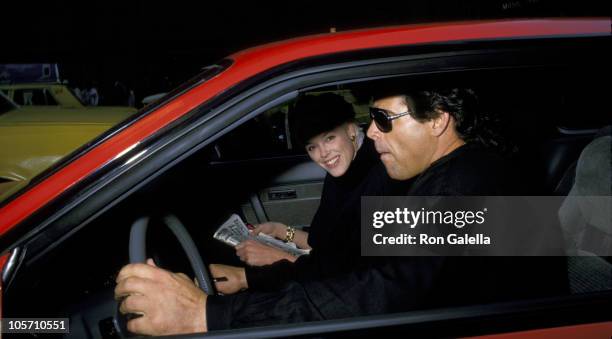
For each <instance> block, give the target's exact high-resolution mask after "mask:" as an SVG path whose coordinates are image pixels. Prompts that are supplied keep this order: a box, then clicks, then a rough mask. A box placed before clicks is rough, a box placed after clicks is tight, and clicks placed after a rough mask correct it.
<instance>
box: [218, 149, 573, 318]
mask: <svg viewBox="0 0 612 339" xmlns="http://www.w3.org/2000/svg"><path fill="white" fill-rule="evenodd" d="M507 168H508V167H507V166H506V164H505V163H504V162H503V161H502V160H501V158H499V157H497V156H496V155H495V154H493V153H490V152H488V151H486V150H485V149H483V148H481V147H478V146H473V145H464V146H462V147H460V148H458V149H456V150H454V151H453V152H451V153H450V154H448V155H446V156H444V157H442V158H441V159H439V160H437V161H436V162H434V163H433V164H432V165H431V166H430V167H429V168H428V169H427V170H425V171H424V172H423V173H421V175H419V176H418V177H417V178H415V180H414V182H413V183H411V185H410V187H406V190H405V191H404V192H405V194H407V195H423V196H440V195H455V196H457V195H482V196H486V195H504V194H507V193H508V192H509V191H508V187H509V186H511V182H510V181H509V180H508V177H507V174H506V172H505V171H506V170H507ZM560 258H561V259H564V258H562V257H560ZM533 259H540V260H533ZM547 259H551V258H545V257H544V258H530V257H525V258H512V257H508V258H503V257H502V258H499V257H387V258H377V260H376V261H369V262H368V264H367V267H365V268H363V267H360V268H359V269H356V270H354V271H353V272H350V273H348V274H344V275H342V276H335V277H331V278H326V279H321V280H311V281H305V282H299V283H298V282H291V283H288V284H286V285H285V286H284V288H283V289H282V290H281V291H277V292H244V293H239V294H236V295H232V296H227V297H219V296H210V297H209V298H208V301H207V319H208V328H209V329H210V330H215V329H227V328H239V327H248V326H262V325H271V324H282V323H291V322H303V321H315V320H326V319H338V318H348V317H354V316H364V315H372V314H383V313H393V312H403V311H409V310H415V309H423V308H432V307H443V306H452V305H466V304H473V303H486V302H491V301H502V300H513V299H520V298H529V297H534V296H537V297H544V296H547V295H557V294H561V293H565V292H566V291H567V275H566V267H565V264H564V261H563V260H561V259H559V260H557V258H552V259H551V260H547ZM355 260H359V258H355ZM361 261H362V263H364V262H365V261H364V260H361Z"/></svg>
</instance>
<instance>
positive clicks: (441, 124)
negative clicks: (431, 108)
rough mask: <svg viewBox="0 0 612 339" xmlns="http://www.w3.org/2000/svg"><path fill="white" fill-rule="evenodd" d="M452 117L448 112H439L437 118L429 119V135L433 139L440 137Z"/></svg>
mask: <svg viewBox="0 0 612 339" xmlns="http://www.w3.org/2000/svg"><path fill="white" fill-rule="evenodd" d="M451 119H452V117H451V115H450V114H449V113H448V112H444V111H440V114H439V115H438V117H436V118H434V119H431V121H430V123H431V125H430V127H431V133H432V135H433V136H435V137H439V136H440V135H442V134H443V133H444V132H445V131H446V129H447V128H448V127H449V124H450V121H451Z"/></svg>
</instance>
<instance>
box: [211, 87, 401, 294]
mask: <svg viewBox="0 0 612 339" xmlns="http://www.w3.org/2000/svg"><path fill="white" fill-rule="evenodd" d="M292 118H293V126H295V127H294V129H293V132H294V133H295V135H296V137H297V139H298V141H299V142H300V143H302V144H303V145H304V147H305V149H306V152H307V153H308V155H309V156H310V158H311V159H312V161H314V162H315V163H317V164H318V165H319V166H321V167H322V168H323V169H325V170H326V171H327V175H326V177H325V181H324V185H323V192H322V195H321V203H320V206H319V208H318V210H317V212H316V214H315V216H314V218H313V220H312V222H311V225H310V232H309V233H307V232H304V231H301V230H295V229H293V228H291V227H289V226H287V225H284V224H282V223H278V222H268V223H264V224H261V225H258V226H257V227H256V229H255V230H254V233H260V232H263V233H266V234H269V235H272V236H274V237H276V238H278V239H281V240H287V241H293V242H294V243H295V244H296V245H297V246H298V247H299V248H303V249H311V253H310V254H309V255H303V256H300V257H298V258H295V257H292V256H291V255H289V254H287V253H285V252H282V251H280V250H277V249H274V248H271V247H268V246H265V245H262V244H260V243H258V242H256V241H250V240H249V241H245V242H243V243H241V244H239V245H238V246H236V252H237V255H238V256H240V258H241V259H242V260H243V261H245V262H246V263H248V264H249V266H247V267H246V268H240V267H231V266H225V265H211V266H210V268H211V273H212V275H213V276H214V277H222V276H223V277H226V278H227V281H217V282H216V286H217V289H218V290H219V291H220V292H221V293H225V294H231V293H235V292H237V291H239V290H241V289H245V288H249V289H258V290H275V289H278V288H280V287H282V286H283V284H284V283H285V282H287V281H306V280H312V279H321V278H326V277H330V276H333V275H337V274H340V273H344V272H348V271H351V270H354V269H356V268H357V266H359V265H360V262H361V260H358V258H359V257H360V232H359V227H360V206H361V196H366V195H391V194H392V193H393V192H392V190H393V186H395V185H396V184H395V183H394V182H393V181H392V180H391V179H390V178H389V177H388V175H387V173H386V171H385V169H384V166H383V165H382V163H381V162H380V160H379V157H378V153H376V150H375V149H374V145H373V143H372V142H371V140H369V139H365V138H364V133H363V131H362V130H361V129H360V128H359V127H358V126H357V124H356V123H355V121H354V118H355V112H354V110H353V107H352V105H350V104H349V103H347V102H346V101H345V100H344V99H343V98H342V97H341V96H338V95H336V94H331V93H326V94H322V95H318V96H305V97H303V98H301V99H300V100H298V102H297V103H296V106H295V109H294V110H293V112H292Z"/></svg>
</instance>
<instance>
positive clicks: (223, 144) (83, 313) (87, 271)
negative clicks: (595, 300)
mask: <svg viewBox="0 0 612 339" xmlns="http://www.w3.org/2000/svg"><path fill="white" fill-rule="evenodd" d="M596 61H597V62H594V63H593V64H590V65H583V64H581V67H580V68H577V65H576V64H572V63H568V64H564V63H559V64H556V63H553V64H550V65H548V64H546V65H541V64H538V65H533V64H532V65H529V66H528V67H490V68H485V69H479V68H476V67H475V68H466V69H451V70H445V72H440V73H436V72H432V71H431V70H430V72H417V73H414V74H393V75H394V76H393V77H382V76H381V77H380V78H379V79H374V80H373V79H370V78H362V75H360V73H358V72H357V73H356V74H353V75H351V77H350V80H346V79H342V81H336V80H338V79H331V80H328V81H327V82H323V83H320V84H316V85H312V86H310V87H308V88H302V87H299V86H296V87H298V88H297V89H296V90H297V91H299V92H300V93H299V94H300V95H309V94H310V95H316V93H326V92H334V93H338V94H341V95H343V97H344V98H345V100H346V101H347V102H351V103H353V104H354V107H355V109H356V111H357V117H358V121H359V122H360V123H361V124H362V125H363V127H365V128H367V126H368V124H369V117H368V113H367V112H368V111H367V110H368V106H369V105H370V103H371V100H372V92H373V90H374V89H376V88H379V87H389V86H392V87H393V86H395V87H398V86H403V87H404V88H406V90H426V89H431V88H437V87H439V86H440V84H444V86H448V85H449V84H452V86H453V87H470V88H474V89H475V90H476V91H477V93H478V94H479V97H480V99H481V100H482V102H483V104H484V105H485V106H486V107H487V108H488V109H489V112H490V114H491V115H490V117H491V119H494V120H495V121H497V123H498V124H499V127H500V130H501V132H503V133H504V135H505V136H506V137H507V141H508V144H507V145H508V147H507V148H505V151H506V152H507V153H506V155H505V156H507V157H508V159H510V160H511V161H512V162H513V163H514V164H515V165H517V168H518V169H519V170H520V171H521V172H520V173H521V174H523V176H522V177H521V178H522V179H523V182H522V184H523V185H524V186H526V187H527V189H526V191H524V193H525V194H526V195H527V194H528V193H529V194H532V195H554V194H555V189H556V188H557V186H558V183H559V181H560V180H562V178H563V177H564V176H565V173H566V172H567V169H568V166H569V165H571V163H572V162H573V161H574V160H575V159H577V156H579V154H580V151H581V150H582V149H583V148H584V146H586V145H587V144H588V143H589V142H590V141H591V140H592V138H593V136H594V132H595V131H597V130H598V129H600V128H601V127H604V126H605V125H609V124H610V123H612V121H610V115H609V114H608V112H606V111H605V110H602V109H599V106H598V100H592V98H593V97H596V98H602V97H605V96H606V92H607V89H606V88H605V87H603V86H600V85H598V83H597V82H593V81H589V79H592V78H593V77H597V76H598V74H600V71H601V69H600V67H602V66H604V65H606V64H604V63H602V62H601V61H602V60H596ZM527 79H528V80H527ZM335 82H342V83H341V84H338V83H335ZM281 95H284V92H283V93H281V92H279V93H277V94H275V95H274V97H273V99H277V98H279V97H281ZM293 100H294V98H291V99H289V100H284V101H282V102H279V103H277V104H276V105H274V107H272V108H269V109H266V110H264V111H263V112H261V113H260V114H258V115H256V116H254V117H252V118H251V119H247V120H245V121H244V122H241V123H239V124H233V125H231V126H230V124H228V125H226V126H224V127H226V130H224V133H222V135H215V136H214V138H211V139H214V140H212V141H211V142H210V143H208V144H205V145H203V146H201V145H200V146H201V147H199V148H198V149H195V148H194V150H193V152H191V153H189V154H187V155H186V156H185V157H183V158H181V159H179V160H177V161H176V162H174V163H172V165H171V166H168V168H167V169H166V170H165V171H164V172H163V173H162V174H161V175H159V176H157V177H155V178H153V179H151V180H147V181H146V182H145V183H143V184H142V185H140V186H137V187H136V188H135V189H133V190H132V191H131V192H129V194H127V195H126V197H125V198H124V199H123V200H121V201H119V202H117V203H116V204H113V206H111V207H110V208H108V209H107V210H105V211H104V212H103V213H99V214H96V215H95V217H92V218H91V219H90V220H89V221H88V222H87V223H85V225H84V227H82V228H80V229H79V230H75V231H74V232H73V233H71V234H70V236H66V237H64V236H63V235H62V236H58V238H61V240H58V242H57V243H54V246H53V248H51V249H47V248H46V247H45V249H44V250H43V249H41V248H36V247H35V246H32V247H31V250H32V251H33V252H34V253H37V251H40V253H44V255H43V254H38V253H37V254H36V255H38V257H36V258H34V257H31V258H29V259H30V260H31V261H30V262H29V265H26V266H24V269H23V270H22V271H21V272H20V274H19V275H18V276H17V277H16V279H15V280H14V281H13V282H12V285H11V286H10V289H9V290H8V294H7V299H6V300H5V308H4V311H5V314H6V315H7V316H11V317H19V316H28V317H33V316H35V315H40V316H43V315H44V316H51V315H57V316H61V315H69V316H70V317H74V319H79V320H81V321H80V322H79V324H83V325H82V326H83V328H81V329H80V330H78V329H75V333H87V332H88V331H91V330H92V329H93V330H95V331H100V332H102V333H107V332H104V331H110V330H111V329H112V312H113V311H114V309H113V307H114V306H115V305H114V304H113V302H112V300H109V299H107V298H109V297H110V298H112V289H113V287H114V285H113V284H114V278H115V275H116V273H117V270H118V269H119V268H120V267H121V266H122V265H124V264H125V263H127V246H128V238H129V235H128V233H129V226H130V225H131V223H132V222H133V221H134V220H136V219H137V218H138V217H140V216H142V215H149V216H152V217H154V218H157V217H159V215H163V214H164V213H165V212H172V213H174V214H176V215H177V216H179V218H180V219H181V220H182V222H183V223H184V224H185V225H186V226H187V227H188V230H189V232H190V234H191V236H192V237H193V238H194V240H195V242H196V243H197V244H198V247H199V250H200V252H201V253H202V255H203V256H204V257H205V258H206V260H208V261H209V262H217V263H224V264H230V265H243V263H241V262H240V260H239V259H238V258H237V257H236V255H235V252H234V250H233V249H232V248H231V247H228V246H226V245H224V244H222V243H220V242H218V241H216V240H214V239H212V234H213V233H214V232H215V230H216V229H217V227H218V226H219V225H220V224H221V223H222V222H223V221H224V220H226V219H227V217H228V216H229V215H231V214H232V213H240V210H241V206H242V204H244V201H248V200H249V199H250V197H251V196H252V194H253V193H254V192H257V191H258V190H260V189H261V188H262V187H264V186H265V185H268V184H269V183H271V182H274V181H275V178H276V177H277V176H279V175H281V174H282V173H284V172H285V171H286V170H288V169H290V168H291V166H293V165H295V163H291V162H282V161H279V160H278V159H275V158H279V157H281V158H282V157H287V156H289V157H290V156H292V155H296V154H299V155H304V152H303V151H302V150H298V149H296V148H295V147H294V146H293V143H292V137H291V134H292V133H291V129H290V128H288V127H287V119H288V117H287V114H289V112H290V107H291V104H292V102H293ZM259 108H260V106H255V107H251V110H249V111H247V112H242V113H240V114H245V115H246V114H249V113H252V112H255V111H256V110H257V109H259ZM228 111H229V110H228ZM577 112H580V113H577ZM221 113H224V112H221ZM236 120H238V119H234V121H236ZM559 154H562V155H561V156H562V157H564V159H565V160H564V161H563V162H558V161H557V159H559ZM234 160H240V161H236V162H233V161H234ZM255 160H257V162H255ZM302 160H303V159H302ZM219 162H227V164H224V166H217V165H218V163H219ZM168 238H169V235H168V234H167V233H164V232H163V231H159V233H155V232H154V233H153V235H152V239H151V248H152V253H151V255H152V256H153V257H155V258H156V259H157V261H158V262H159V263H160V265H161V266H163V267H167V268H169V269H172V270H174V271H184V272H187V273H188V274H191V273H189V267H188V264H187V263H186V262H185V261H184V260H183V256H182V254H181V252H180V248H177V247H176V246H175V245H172V244H169V242H168V241H166V240H167V239H168ZM41 247H42V246H41ZM75 253H78V255H76V254H75ZM35 259H36V260H35ZM83 261H87V262H88V263H90V265H88V266H87V267H82V265H79V263H81V262H83ZM577 265H578V266H579V267H580V268H582V269H585V270H586V271H583V273H584V274H586V275H589V274H600V273H605V272H606V269H607V268H609V267H610V265H611V263H610V258H609V257H598V258H597V265H599V266H597V268H592V267H591V266H590V264H588V263H577ZM76 267H78V270H76V269H75V268H76ZM543 267H545V266H543ZM600 268H601V270H600ZM608 272H609V270H608ZM583 273H578V274H583ZM57 276H64V277H69V278H67V279H63V280H59V279H55V277H57ZM515 278H516V279H524V278H525V277H524V276H516V277H515ZM581 278H584V276H582V277H578V279H581ZM570 283H571V282H570ZM597 284H598V283H597V282H594V284H591V285H589V286H588V287H584V286H583V288H582V289H580V287H578V288H577V289H575V290H573V291H572V290H569V289H568V291H567V293H566V294H563V295H560V296H558V297H560V298H561V301H563V298H569V297H572V296H577V295H588V294H593V293H601V292H606V291H608V290H609V286H608V285H606V284H600V285H597ZM24 295H28V300H37V303H38V305H41V306H39V307H38V308H37V309H36V310H35V311H32V308H31V305H29V304H27V303H21V302H20V301H21V300H23V299H22V298H23V297H24ZM538 297H539V296H538V295H534V296H533V299H537V298H538ZM442 301H443V300H442ZM506 301H511V302H529V299H512V298H510V300H506ZM450 306H456V305H444V306H441V307H450ZM464 306H465V305H464ZM470 306H474V307H476V308H479V307H480V308H481V309H482V310H487V311H486V312H494V311H495V309H494V304H493V303H491V304H487V303H479V304H475V305H470ZM489 307H492V308H493V309H490V308H489ZM413 311H417V310H413ZM439 311H440V309H439V308H434V309H432V310H429V311H425V312H431V314H437V313H436V312H439ZM427 314H429V313H425V315H427ZM381 316H382V317H384V316H389V317H392V316H393V315H389V314H387V315H381ZM486 317H487V313H485V314H484V315H483V318H486ZM109 324H110V325H109ZM265 325H269V323H265ZM306 325H308V324H306ZM306 325H305V324H301V323H298V324H292V325H289V326H290V327H291V326H294V327H296V328H300V326H306ZM315 325H316V324H315ZM78 331H82V332H78ZM470 331H472V332H470ZM475 332H477V331H476V330H475V329H472V330H469V329H468V330H465V329H464V331H463V332H461V333H462V335H469V334H471V333H475ZM243 333H248V329H247V330H245V332H243Z"/></svg>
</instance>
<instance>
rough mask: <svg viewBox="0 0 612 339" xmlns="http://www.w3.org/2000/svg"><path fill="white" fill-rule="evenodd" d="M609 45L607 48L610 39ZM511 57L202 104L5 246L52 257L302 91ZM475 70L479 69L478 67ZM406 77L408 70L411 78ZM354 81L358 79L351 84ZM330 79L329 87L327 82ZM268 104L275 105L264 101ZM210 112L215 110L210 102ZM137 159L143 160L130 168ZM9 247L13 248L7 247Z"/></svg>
mask: <svg viewBox="0 0 612 339" xmlns="http://www.w3.org/2000/svg"><path fill="white" fill-rule="evenodd" d="M607 40H608V41H609V38H608V39H607ZM510 52H512V53H519V54H522V53H523V52H522V51H520V50H515V49H503V48H502V49H496V48H488V49H487V48H485V49H475V50H474V49H468V51H467V52H464V53H461V52H445V53H430V54H425V55H422V54H418V55H416V56H415V55H409V56H404V57H383V58H377V59H366V60H357V61H352V62H344V63H336V64H332V65H323V66H312V67H306V68H304V69H298V70H295V71H294V72H290V73H285V74H283V75H281V76H273V77H272V78H271V79H268V80H265V81H262V82H256V83H255V85H254V86H252V87H251V88H249V89H248V90H246V91H244V92H242V91H238V92H239V94H237V95H235V96H231V95H230V96H229V98H223V99H224V100H225V101H221V104H219V105H218V106H216V107H211V103H204V104H203V105H202V106H200V107H199V108H197V109H195V110H194V111H192V112H190V113H188V114H187V115H185V116H184V117H183V118H181V119H179V120H177V121H175V122H174V123H172V124H171V125H169V126H168V127H166V128H165V129H163V130H162V131H160V133H158V134H157V135H155V136H152V137H151V138H149V139H148V140H147V141H146V142H143V144H142V145H140V146H139V147H137V148H136V149H133V150H131V151H130V152H127V153H126V154H125V155H124V157H122V158H121V159H116V160H115V161H116V162H115V163H113V164H110V165H108V167H105V168H104V170H103V171H100V172H98V173H96V174H95V175H94V176H92V177H91V178H90V179H89V180H87V181H85V182H82V183H80V184H78V185H76V187H75V188H73V189H71V190H70V191H68V192H66V193H65V194H64V195H63V196H62V199H59V200H56V201H54V202H53V203H52V204H51V205H50V206H47V207H45V209H50V210H49V211H47V212H46V213H47V214H45V213H44V211H41V213H40V214H39V215H38V216H37V217H38V218H39V219H36V218H34V219H28V220H27V222H28V223H34V226H33V227H32V228H31V229H29V230H28V232H26V233H24V234H21V235H20V236H18V237H14V238H12V239H11V238H8V239H11V240H12V241H13V242H12V247H14V246H23V245H25V247H26V248H27V250H26V251H24V252H25V253H26V255H25V256H24V259H25V262H26V264H28V265H29V264H31V262H33V261H35V260H36V259H37V258H40V257H42V256H43V255H44V254H45V253H47V251H50V250H53V248H55V247H56V246H58V245H59V244H60V243H61V241H63V240H64V239H66V238H67V237H69V236H70V235H71V234H72V233H74V232H76V231H78V230H79V229H81V228H82V227H84V226H86V225H87V224H88V223H90V222H91V221H92V220H94V219H95V218H97V217H98V216H99V215H101V214H102V213H104V212H106V211H107V210H108V209H110V208H112V207H113V206H115V205H116V204H118V203H120V202H121V201H122V200H123V199H125V198H126V197H127V196H129V195H130V194H131V193H132V192H134V191H136V190H138V189H140V188H141V187H143V186H144V185H146V184H147V183H148V182H150V181H151V180H153V179H155V178H156V177H158V176H159V175H162V174H163V173H164V172H165V171H167V170H168V169H169V168H172V167H173V166H174V165H176V164H177V163H179V162H181V161H183V160H184V159H185V158H187V157H189V156H190V155H192V154H193V153H195V152H197V151H199V150H201V149H202V148H203V147H205V146H207V145H209V144H211V143H212V142H214V141H215V140H217V139H218V138H219V137H221V136H223V135H225V134H226V133H227V132H229V131H231V130H233V129H234V128H236V127H237V126H239V125H241V123H242V122H244V121H246V120H248V119H251V118H252V117H254V116H256V115H258V114H260V113H261V112H264V111H265V109H268V108H270V107H273V105H278V104H280V103H282V102H286V101H288V100H291V99H292V98H295V97H296V96H297V95H298V93H299V92H300V91H306V90H310V89H312V88H320V87H325V86H330V85H332V84H340V83H347V82H356V81H365V80H374V79H378V78H393V77H399V76H410V75H411V74H422V72H426V71H431V69H436V68H435V66H436V62H437V63H438V64H442V65H448V64H447V61H449V60H447V59H445V58H449V59H453V60H455V61H456V60H457V59H460V60H461V61H462V62H466V60H467V59H470V56H471V57H472V58H476V59H478V57H480V56H482V55H483V54H488V55H498V56H500V55H503V54H504V53H510ZM462 58H465V59H466V60H463V59H462ZM459 64H461V62H459ZM477 64H478V63H477ZM478 65H479V67H478V68H479V69H480V68H481V65H480V64H478ZM521 66H522V65H521ZM465 67H466V68H464V69H458V68H453V69H450V70H449V71H460V70H466V69H473V68H470V67H469V66H465ZM472 67H475V66H472ZM497 68H499V65H498V66H496V67H492V69H497ZM398 69H400V70H401V69H404V71H403V72H401V73H398ZM407 70H412V73H411V72H408V71H407ZM437 72H440V70H437ZM356 73H358V74H359V76H356V75H355V74H356ZM329 78H333V79H334V80H333V81H332V80H329ZM326 79H328V80H326ZM243 85H244V84H243ZM227 94H228V93H226V95H227ZM271 98H273V100H270V99H271ZM213 104H217V103H216V102H213ZM143 151H146V153H145V154H143V153H142V152H143ZM139 154H140V155H141V156H140V157H139V158H137V159H135V160H133V159H134V157H135V156H137V155H139ZM77 192H78V194H77ZM26 225H27V223H26ZM43 230H44V231H46V232H47V231H48V232H49V233H45V234H44V236H43V234H42V231H43ZM53 236H57V238H55V239H54V238H53ZM6 239H7V238H2V246H6V245H8V244H7V243H8V240H6ZM7 247H11V245H9V246H7ZM611 296H612V294H609V293H608V294H604V297H605V298H604V299H602V300H603V301H605V302H610V300H611V299H610V297H611ZM583 297H584V299H585V300H587V301H589V302H593V301H596V300H597V299H589V296H583ZM388 316H389V315H385V316H383V317H388ZM407 316H410V315H407ZM383 320H384V319H383ZM343 321H346V320H343ZM319 325H321V326H323V325H324V324H312V323H301V324H292V325H289V326H290V327H291V328H293V329H296V328H301V327H303V328H310V330H308V331H311V330H313V329H316V328H317V326H319ZM256 329H258V328H252V329H248V330H240V331H239V332H238V333H242V335H244V334H245V333H251V332H249V330H256ZM232 331H238V330H232ZM253 333H255V332H253ZM295 333H296V334H297V333H298V332H295ZM300 333H301V332H300ZM304 333H306V332H304ZM308 333H311V332H308ZM312 333H317V332H312Z"/></svg>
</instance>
